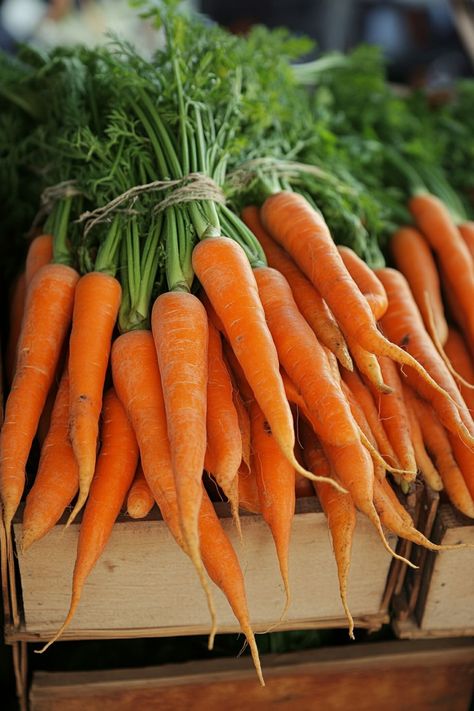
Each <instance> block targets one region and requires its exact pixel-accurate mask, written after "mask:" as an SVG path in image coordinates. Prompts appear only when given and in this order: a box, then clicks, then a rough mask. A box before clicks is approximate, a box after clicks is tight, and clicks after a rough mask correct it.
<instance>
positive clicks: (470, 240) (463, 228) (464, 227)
mask: <svg viewBox="0 0 474 711" xmlns="http://www.w3.org/2000/svg"><path fill="white" fill-rule="evenodd" d="M458 230H459V232H460V235H461V237H462V238H463V240H464V244H465V245H466V247H467V248H468V250H469V253H470V255H471V259H473V260H474V222H471V221H468V222H461V223H460V224H458Z"/></svg>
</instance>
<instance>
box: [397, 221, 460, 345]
mask: <svg viewBox="0 0 474 711" xmlns="http://www.w3.org/2000/svg"><path fill="white" fill-rule="evenodd" d="M390 250H391V252H392V256H393V259H394V262H395V265H396V267H397V269H398V270H399V271H400V272H402V274H403V275H404V277H405V279H406V280H407V282H408V284H409V286H410V289H411V292H412V294H413V298H414V299H415V302H416V305H417V306H418V308H419V310H420V313H421V316H422V318H423V322H424V324H425V326H426V329H427V330H428V331H430V329H429V313H428V311H427V303H429V304H430V305H431V309H432V311H433V318H434V323H435V329H436V334H437V336H438V339H439V341H440V343H441V344H442V345H444V344H445V343H446V339H447V337H448V324H447V323H446V318H445V315H444V307H443V300H442V297H441V287H440V282H439V276H438V269H437V267H436V263H435V260H434V257H433V254H432V252H431V250H430V248H429V246H428V243H427V242H426V240H425V238H424V237H423V235H422V234H421V233H420V232H419V231H418V230H416V229H415V228H414V227H402V228H401V229H399V230H398V231H397V232H396V233H395V234H394V235H393V237H392V239H391V241H390ZM426 295H428V301H427V299H426Z"/></svg>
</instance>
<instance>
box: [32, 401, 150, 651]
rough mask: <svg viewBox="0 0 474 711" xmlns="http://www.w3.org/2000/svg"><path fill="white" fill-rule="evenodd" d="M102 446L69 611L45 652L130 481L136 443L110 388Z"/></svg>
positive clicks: (107, 532)
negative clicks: (66, 612)
mask: <svg viewBox="0 0 474 711" xmlns="http://www.w3.org/2000/svg"><path fill="white" fill-rule="evenodd" d="M101 439H102V446H101V450H100V454H99V457H98V459H97V469H96V472H95V476H94V480H93V482H92V485H91V495H90V497H89V499H88V501H87V505H86V508H85V510H84V515H83V517H82V522H81V527H80V530H79V540H78V543H77V554H76V563H75V566H74V573H73V577H72V594H71V603H70V607H69V612H68V614H67V616H66V619H65V620H64V622H63V624H62V625H61V628H60V629H59V630H58V632H57V633H56V634H55V635H54V637H53V638H52V639H51V640H50V641H49V642H48V643H47V644H46V645H45V646H44V647H43V648H42V649H40V650H37V651H38V652H40V653H41V652H45V651H46V650H47V649H48V647H50V646H51V645H52V644H53V642H55V641H56V640H58V639H59V637H60V636H61V635H62V634H63V632H64V630H65V629H66V628H67V627H68V626H69V624H70V622H71V620H72V618H73V616H74V614H75V612H76V610H77V606H78V605H79V601H80V599H81V594H82V591H83V589H84V584H85V582H86V579H87V577H88V575H89V573H90V572H91V570H92V568H93V567H94V565H95V564H96V563H97V561H98V559H99V557H100V556H101V554H102V552H103V550H104V548H105V546H106V545H107V542H108V540H109V538H110V534H111V533H112V528H113V525H114V523H115V520H116V518H117V516H118V514H119V513H120V509H121V507H122V505H123V502H124V500H125V497H126V495H127V491H128V489H129V488H130V484H131V483H132V481H133V476H134V474H135V470H136V468H137V462H138V445H137V440H136V437H135V433H134V431H133V428H132V426H131V424H130V422H129V421H128V418H127V414H126V412H125V409H124V407H123V405H122V404H121V402H120V400H119V399H118V397H117V395H116V394H115V392H114V390H113V389H110V390H108V391H107V393H106V394H105V396H104V407H103V416H102V433H101Z"/></svg>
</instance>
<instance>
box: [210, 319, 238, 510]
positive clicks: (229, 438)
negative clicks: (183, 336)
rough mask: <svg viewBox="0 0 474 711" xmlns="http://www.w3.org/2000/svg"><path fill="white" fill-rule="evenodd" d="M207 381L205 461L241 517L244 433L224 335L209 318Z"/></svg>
mask: <svg viewBox="0 0 474 711" xmlns="http://www.w3.org/2000/svg"><path fill="white" fill-rule="evenodd" d="M208 364H209V377H208V381H207V416H206V417H207V420H206V427H207V449H206V457H205V460H204V467H205V469H206V471H208V472H210V473H211V474H212V475H213V476H214V478H215V480H216V481H217V483H218V484H219V486H220V487H221V489H222V491H223V492H224V494H225V495H226V496H227V498H228V499H229V501H230V502H231V506H232V509H233V511H234V514H235V515H237V516H238V511H237V508H238V488H237V486H236V476H237V472H238V469H239V466H240V462H241V461H242V436H241V434H240V426H239V416H238V414H237V410H236V407H235V404H234V393H233V390H234V388H233V384H232V381H231V377H230V374H229V370H228V368H227V364H226V362H225V361H224V356H223V353H222V343H221V337H220V334H219V332H218V331H217V329H216V328H215V327H214V326H213V324H212V322H211V321H209V351H208Z"/></svg>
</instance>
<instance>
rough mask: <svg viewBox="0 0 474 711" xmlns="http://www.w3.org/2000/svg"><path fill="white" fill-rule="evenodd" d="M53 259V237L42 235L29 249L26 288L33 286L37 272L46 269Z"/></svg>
mask: <svg viewBox="0 0 474 711" xmlns="http://www.w3.org/2000/svg"><path fill="white" fill-rule="evenodd" d="M52 258H53V238H52V236H51V235H48V234H42V235H38V236H37V237H35V238H34V239H33V240H32V241H31V242H30V246H29V247H28V252H27V254H26V262H25V280H26V287H27V288H28V286H29V285H30V284H31V280H32V279H33V277H34V275H35V274H36V272H37V271H38V270H39V269H41V267H44V265H45V264H49V262H50V261H51V260H52Z"/></svg>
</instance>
